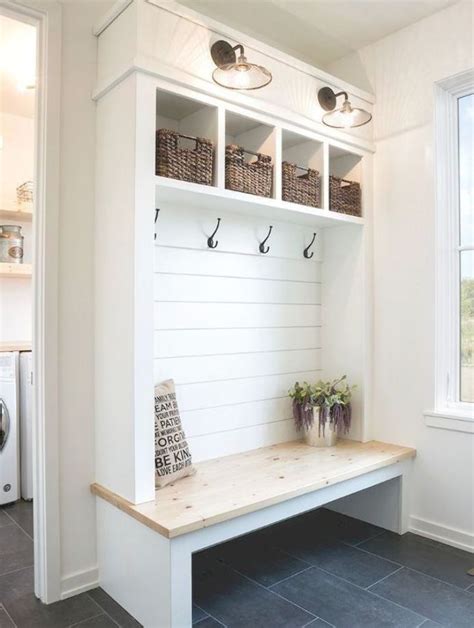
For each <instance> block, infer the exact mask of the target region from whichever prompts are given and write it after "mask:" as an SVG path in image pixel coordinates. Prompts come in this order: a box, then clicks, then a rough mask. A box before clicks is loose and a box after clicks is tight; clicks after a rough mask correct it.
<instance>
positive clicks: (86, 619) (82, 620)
mask: <svg viewBox="0 0 474 628" xmlns="http://www.w3.org/2000/svg"><path fill="white" fill-rule="evenodd" d="M103 615H104V613H98V614H97V615H91V617H86V618H85V619H81V621H76V622H75V623H74V624H68V626H67V628H76V626H80V625H81V624H83V623H84V622H85V621H90V620H91V619H97V617H102V616H103Z"/></svg>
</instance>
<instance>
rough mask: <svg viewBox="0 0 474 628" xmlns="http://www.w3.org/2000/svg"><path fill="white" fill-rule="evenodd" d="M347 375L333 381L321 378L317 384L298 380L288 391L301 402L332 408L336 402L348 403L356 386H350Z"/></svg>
mask: <svg viewBox="0 0 474 628" xmlns="http://www.w3.org/2000/svg"><path fill="white" fill-rule="evenodd" d="M346 380H347V378H346V375H344V376H343V377H340V378H339V379H334V380H332V381H323V380H319V381H318V382H316V383H315V384H308V382H303V384H300V383H299V382H296V384H295V385H294V386H293V388H290V390H289V391H288V394H289V396H290V397H291V398H292V399H293V400H295V401H297V402H300V403H304V404H306V403H309V404H310V405H311V406H318V407H323V406H325V407H327V408H332V406H334V405H336V404H341V405H343V406H345V405H348V404H349V403H350V401H351V396H352V392H353V391H354V390H355V388H357V387H356V386H349V385H348V383H347V381H346Z"/></svg>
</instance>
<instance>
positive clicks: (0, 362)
mask: <svg viewBox="0 0 474 628" xmlns="http://www.w3.org/2000/svg"><path fill="white" fill-rule="evenodd" d="M19 362H20V360H19V354H18V352H16V351H15V352H2V353H0V505H1V504H8V503H10V502H14V501H16V500H18V499H20V427H19V410H20V407H19V406H20V403H19Z"/></svg>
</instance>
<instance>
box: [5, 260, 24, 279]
mask: <svg viewBox="0 0 474 628" xmlns="http://www.w3.org/2000/svg"><path fill="white" fill-rule="evenodd" d="M31 275H32V266H31V264H5V263H0V277H6V278H11V279H13V278H17V279H29V278H30V277H31Z"/></svg>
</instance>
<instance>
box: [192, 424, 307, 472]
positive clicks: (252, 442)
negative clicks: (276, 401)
mask: <svg viewBox="0 0 474 628" xmlns="http://www.w3.org/2000/svg"><path fill="white" fill-rule="evenodd" d="M297 438H299V436H298V434H297V432H296V430H295V427H294V423H293V421H292V420H288V421H279V422H277V423H268V424H262V425H254V426H252V427H248V428H242V429H240V430H233V431H232V432H216V433H215V434H209V435H207V436H197V437H193V438H190V439H189V447H190V449H191V453H192V456H193V460H194V461H196V462H199V461H200V460H208V459H210V458H219V457H220V456H231V455H232V454H236V453H239V452H240V451H248V450H250V449H258V448H259V447H267V446H269V445H275V444H276V443H284V442H288V441H291V440H296V439H297Z"/></svg>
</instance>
